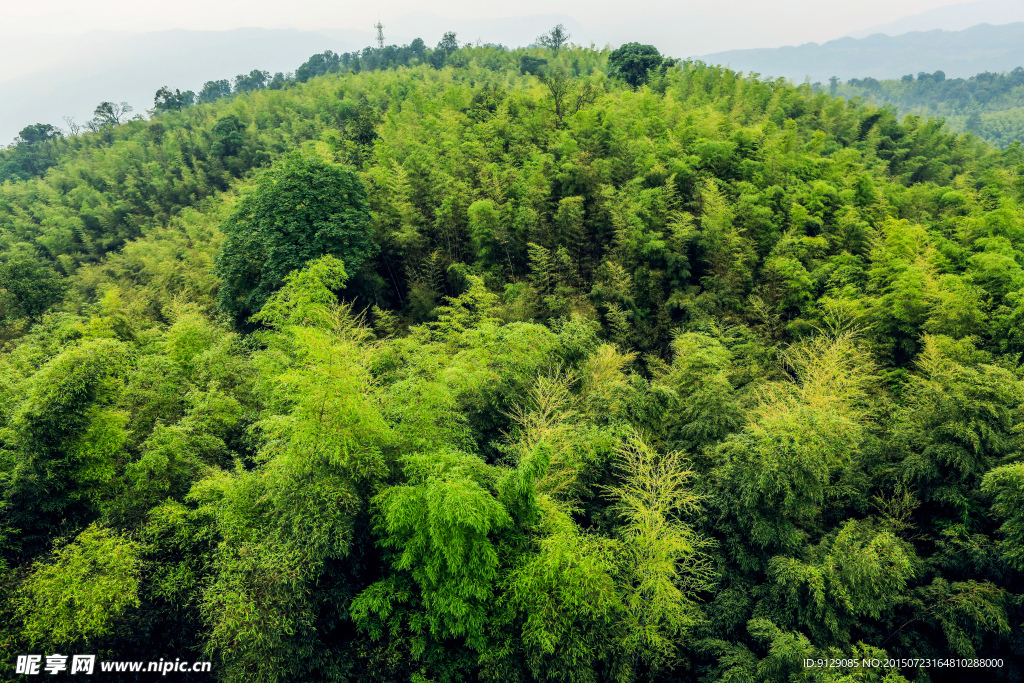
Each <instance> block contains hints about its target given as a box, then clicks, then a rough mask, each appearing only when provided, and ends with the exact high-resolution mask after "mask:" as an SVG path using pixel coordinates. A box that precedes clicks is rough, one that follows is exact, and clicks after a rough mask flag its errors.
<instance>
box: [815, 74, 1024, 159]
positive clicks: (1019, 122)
mask: <svg viewBox="0 0 1024 683" xmlns="http://www.w3.org/2000/svg"><path fill="white" fill-rule="evenodd" d="M819 87H820V86H819ZM825 87H826V88H828V89H829V91H830V92H831V93H833V94H838V95H841V96H843V97H862V98H864V99H865V100H867V101H869V102H873V103H874V104H878V105H881V104H886V103H889V104H893V105H895V106H896V108H897V109H898V110H899V111H900V112H902V113H914V114H918V115H921V116H933V117H937V118H938V117H942V118H945V119H946V121H947V123H948V124H949V125H950V126H951V127H952V128H953V129H954V130H958V131H963V132H967V131H969V132H971V133H974V134H975V135H977V136H979V137H981V138H982V139H984V140H987V141H989V142H991V143H992V144H994V145H996V146H998V147H1002V148H1006V147H1009V146H1010V145H1012V144H1014V143H1015V142H1016V143H1018V144H1019V143H1020V141H1021V140H1022V139H1024V66H1021V67H1017V68H1016V69H1014V70H1013V71H1010V72H1006V73H991V72H985V73H980V74H977V75H976V76H971V77H970V78H947V77H946V74H945V73H944V72H942V71H936V72H934V73H924V72H921V73H918V74H917V75H916V76H914V75H913V74H907V75H905V76H903V77H902V78H900V79H899V80H895V79H894V80H884V81H879V80H877V79H874V78H854V79H851V80H849V81H847V82H846V83H840V82H839V79H833V81H832V83H831V84H830V85H827V86H825Z"/></svg>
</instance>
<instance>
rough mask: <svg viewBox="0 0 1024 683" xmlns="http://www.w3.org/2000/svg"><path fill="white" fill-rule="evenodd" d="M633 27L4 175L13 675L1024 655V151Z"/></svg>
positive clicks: (385, 671) (809, 671)
mask: <svg viewBox="0 0 1024 683" xmlns="http://www.w3.org/2000/svg"><path fill="white" fill-rule="evenodd" d="M642 47H643V46H636V45H633V46H625V47H624V48H620V51H616V52H611V51H609V50H605V51H600V50H595V49H593V48H584V47H579V46H573V45H566V46H562V47H561V49H557V46H556V48H555V49H542V48H531V49H529V50H519V51H510V50H506V49H503V48H499V47H491V46H478V47H473V46H468V47H461V48H459V47H457V44H456V47H455V48H453V49H448V51H447V52H445V53H444V55H443V57H444V58H443V59H438V58H436V57H433V56H432V55H433V54H434V52H432V51H430V50H425V51H421V52H422V54H421V57H410V58H409V59H408V61H407V63H405V64H404V65H400V66H397V67H394V66H392V67H391V68H380V69H376V70H374V69H368V68H363V69H361V70H358V72H357V70H355V69H352V68H348V67H347V66H346V65H343V64H341V63H340V61H339V62H337V63H335V67H336V68H335V69H334V71H333V72H330V70H327V71H328V72H326V73H321V74H320V75H313V76H310V77H308V78H307V79H306V80H305V82H298V81H291V82H288V83H285V84H284V85H283V86H282V87H278V88H275V89H258V90H255V91H253V92H250V93H242V94H238V95H235V96H230V97H222V98H220V99H216V100H214V101H212V102H209V103H205V104H199V105H194V106H189V107H183V108H181V109H180V110H174V111H167V112H165V113H162V114H159V115H156V116H154V117H153V118H151V119H150V120H148V121H142V120H133V121H129V122H126V123H122V124H120V125H116V126H108V127H104V128H101V129H100V130H98V131H97V132H91V133H83V134H79V135H74V136H67V137H59V138H54V139H53V140H50V141H47V142H46V143H45V145H47V146H46V148H45V153H46V154H47V155H49V156H48V157H47V159H48V161H47V162H46V164H44V165H45V166H47V168H45V169H42V168H41V167H40V169H41V170H40V169H37V171H34V172H28V173H26V174H24V177H21V178H20V179H13V180H9V181H7V182H4V183H3V184H2V185H0V262H2V264H0V293H2V297H3V298H2V302H3V303H2V306H3V310H2V311H0V314H2V315H3V321H4V322H3V326H2V327H0V343H2V344H3V346H2V353H0V511H2V512H0V514H2V516H0V585H2V589H0V660H2V661H3V665H2V666H4V667H8V668H6V669H4V670H3V671H4V673H3V676H4V677H5V679H14V678H15V676H14V673H13V666H12V665H13V661H14V658H15V655H17V654H19V653H25V652H45V653H50V652H95V653H98V654H100V655H101V657H109V658H111V659H139V660H143V659H149V660H156V659H159V658H161V657H171V658H173V657H182V658H188V659H192V660H196V659H210V660H212V661H213V662H214V666H213V672H212V674H203V676H212V679H210V680H220V681H246V682H250V681H251V682H263V681H265V682H268V683H271V682H273V683H284V682H285V681H303V682H306V681H353V682H355V681H412V682H415V683H428V682H437V683H440V682H442V681H445V682H447V681H452V682H455V681H572V682H579V683H597V682H603V681H616V682H627V681H695V682H696V681H700V682H706V683H713V682H721V683H726V682H741V681H751V682H753V681H758V682H760V681H773V682H774V681H779V682H783V681H787V682H788V681H822V682H824V681H830V682H836V683H839V682H841V681H842V682H847V681H885V682H886V683H899V682H900V681H918V682H921V683H925V682H930V681H945V680H964V681H966V680H978V679H977V678H971V676H973V675H975V674H977V673H978V672H977V671H963V670H950V671H940V670H938V669H931V668H915V667H902V668H900V667H888V668H886V667H881V668H874V669H869V668H858V667H854V666H847V667H838V668H822V669H817V668H805V666H804V664H803V662H804V660H805V659H814V658H834V659H839V660H844V661H847V662H849V661H852V660H857V661H859V660H861V659H863V658H879V659H881V660H885V659H886V658H912V657H930V658H954V657H955V658H1000V659H1001V660H1002V661H1003V666H1002V667H1001V668H994V669H989V670H987V671H985V672H984V673H985V675H986V676H987V677H988V678H987V679H988V680H1000V681H1013V680H1020V677H1021V676H1022V675H1024V674H1022V665H1024V629H1022V628H1021V624H1022V622H1024V606H1022V595H1024V573H1022V572H1024V552H1022V550H1021V548H1022V547H1024V545H1022V544H1024V461H1022V459H1021V448H1022V446H1024V411H1022V403H1024V368H1022V366H1021V364H1020V354H1021V353H1022V352H1024V331H1022V329H1024V328H1022V322H1024V208H1022V207H1024V205H1022V202H1024V153H1022V150H1021V147H1020V144H1019V143H1017V144H1014V145H1011V146H1009V147H1008V148H1006V149H1005V150H997V149H995V148H993V147H990V146H987V145H986V144H985V143H982V142H980V141H979V140H977V139H976V138H973V137H970V136H958V135H955V134H952V133H950V132H949V131H947V130H946V129H945V128H944V126H943V124H942V123H941V122H938V121H935V120H930V119H921V118H916V117H907V118H905V119H903V120H898V119H897V118H896V117H895V116H894V114H893V112H892V110H890V109H876V108H874V107H872V106H869V105H865V104H862V103H859V102H847V101H844V100H842V99H838V98H833V97H831V96H830V95H828V94H826V93H822V92H816V91H815V90H814V89H813V88H811V87H810V86H808V85H805V86H793V85H792V84H789V83H787V82H785V81H781V80H775V81H773V80H762V79H759V78H756V77H751V76H745V75H742V74H737V73H734V72H731V71H729V70H727V69H724V68H720V67H714V66H708V65H704V64H701V63H694V62H682V63H672V62H670V61H662V60H661V58H660V56H657V55H654V54H652V53H651V52H650V51H649V50H648V51H646V52H645V51H644V50H643V49H641V48H642ZM627 48H628V49H627ZM438 49H439V50H440V49H442V48H441V47H440V46H439V48H438ZM445 49H447V48H445ZM623 50H624V51H623ZM435 52H436V51H435ZM645 60H647V61H645ZM652 60H653V61H652ZM320 61H323V60H322V59H321V60H320ZM364 63H365V59H364ZM637 64H640V65H642V69H641V70H640V71H637V70H636V69H635V68H634V67H635V66H636V65H637ZM307 71H308V69H307ZM40 149H42V148H40ZM9 153H11V152H10V150H9V151H8V152H5V154H9ZM40 153H42V152H40ZM9 665H10V666H9ZM125 680H132V679H130V678H127V677H126V678H125ZM140 680H141V679H140ZM182 680H207V678H200V677H197V676H191V677H183V678H182Z"/></svg>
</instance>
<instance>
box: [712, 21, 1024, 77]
mask: <svg viewBox="0 0 1024 683" xmlns="http://www.w3.org/2000/svg"><path fill="white" fill-rule="evenodd" d="M699 59H701V60H703V61H705V62H708V63H711V64H723V65H726V66H729V67H730V68H732V69H737V70H740V71H745V72H756V73H760V74H763V75H765V76H782V77H785V78H790V79H793V80H795V81H802V80H804V78H808V77H809V78H810V79H811V81H812V82H814V81H821V82H825V81H827V80H828V79H829V78H830V77H832V76H838V77H839V78H841V79H843V80H846V79H850V78H864V77H867V76H871V77H872V78H878V79H883V78H899V77H901V76H903V75H904V74H917V73H918V72H921V71H925V72H928V73H931V72H934V71H939V70H941V71H944V72H945V73H946V75H947V76H949V77H952V78H956V77H967V76H972V75H974V74H977V73H981V72H983V71H996V72H1002V71H1009V70H1012V69H1014V68H1015V67H1018V66H1022V65H1024V22H1020V23H1014V24H1006V25H1003V26H992V25H989V24H982V25H980V26H973V27H971V28H968V29H965V30H963V31H942V30H934V31H925V32H919V31H915V32H912V33H906V34H904V35H900V36H895V37H893V36H887V35H883V34H880V33H879V34H874V35H871V36H868V37H866V38H840V39H838V40H831V41H829V42H827V43H824V44H820V45H819V44H818V43H807V44H805V45H800V46H796V47H780V48H766V49H757V50H731V51H728V52H717V53H714V54H709V55H703V56H701V57H700V58H699Z"/></svg>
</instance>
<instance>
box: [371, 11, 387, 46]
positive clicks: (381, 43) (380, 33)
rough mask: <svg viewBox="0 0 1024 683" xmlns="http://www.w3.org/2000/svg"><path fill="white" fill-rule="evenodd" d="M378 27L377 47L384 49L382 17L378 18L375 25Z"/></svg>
mask: <svg viewBox="0 0 1024 683" xmlns="http://www.w3.org/2000/svg"><path fill="white" fill-rule="evenodd" d="M373 27H374V28H375V29H377V47H379V48H380V49H381V50H383V49H384V24H382V23H380V17H378V18H377V23H376V24H374V25H373Z"/></svg>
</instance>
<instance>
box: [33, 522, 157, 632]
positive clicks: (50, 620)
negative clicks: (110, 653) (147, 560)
mask: <svg viewBox="0 0 1024 683" xmlns="http://www.w3.org/2000/svg"><path fill="white" fill-rule="evenodd" d="M140 554H141V546H140V544H139V543H138V542H136V541H133V540H130V539H128V538H126V537H124V536H121V535H120V534H118V533H117V532H114V531H112V530H110V529H106V528H104V527H102V526H98V525H92V526H90V527H89V528H87V529H86V530H85V531H83V532H82V533H81V534H79V535H78V537H77V538H76V539H75V540H74V542H72V543H70V544H68V545H67V546H65V547H63V548H61V549H59V550H57V551H55V552H54V553H53V555H52V556H51V557H49V558H46V559H45V560H41V561H39V562H37V563H36V564H35V565H33V567H32V573H31V575H30V576H29V578H28V579H27V580H26V581H25V583H24V584H22V588H21V594H20V595H19V599H18V605H19V612H20V614H21V615H22V618H23V620H24V624H25V635H26V636H27V637H28V639H29V641H30V642H31V644H32V645H33V646H42V647H52V646H53V645H56V644H61V645H88V644H89V643H90V642H92V641H94V640H95V639H96V638H99V637H102V636H105V635H108V634H110V633H111V632H112V631H113V630H114V628H115V627H116V626H117V624H118V623H120V621H121V619H122V617H123V616H124V615H125V613H126V612H127V611H129V610H130V609H132V608H133V607H139V605H140V604H141V603H140V601H139V595H138V593H139V582H140V579H141V573H142V560H141V558H140Z"/></svg>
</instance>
